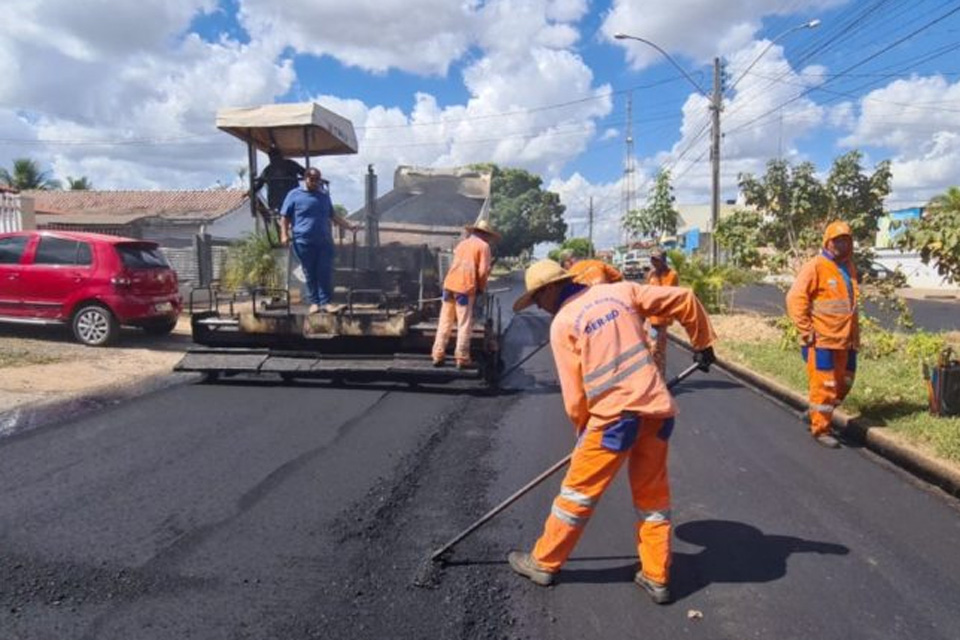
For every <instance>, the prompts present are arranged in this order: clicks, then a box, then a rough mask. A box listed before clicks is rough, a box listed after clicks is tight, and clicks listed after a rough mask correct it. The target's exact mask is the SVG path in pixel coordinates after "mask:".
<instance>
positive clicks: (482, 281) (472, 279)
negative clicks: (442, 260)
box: [443, 235, 493, 294]
mask: <svg viewBox="0 0 960 640" xmlns="http://www.w3.org/2000/svg"><path fill="white" fill-rule="evenodd" d="M492 262H493V259H492V257H491V252H490V245H489V244H487V242H486V240H484V239H483V238H481V237H480V236H477V235H471V236H469V237H467V238H464V239H463V240H461V241H460V242H459V243H458V244H457V246H456V248H455V249H454V250H453V262H452V263H451V264H450V270H449V271H447V276H446V277H445V278H444V279H443V288H444V289H448V290H450V291H453V292H455V293H466V294H472V293H477V292H478V291H484V290H486V288H487V279H488V278H489V277H490V267H491V265H492Z"/></svg>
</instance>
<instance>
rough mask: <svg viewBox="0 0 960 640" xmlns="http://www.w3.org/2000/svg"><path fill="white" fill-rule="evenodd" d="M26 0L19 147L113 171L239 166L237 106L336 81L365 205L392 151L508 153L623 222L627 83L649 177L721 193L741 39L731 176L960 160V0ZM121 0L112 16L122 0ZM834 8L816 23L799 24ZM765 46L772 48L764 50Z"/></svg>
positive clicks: (948, 180) (435, 161)
mask: <svg viewBox="0 0 960 640" xmlns="http://www.w3.org/2000/svg"><path fill="white" fill-rule="evenodd" d="M82 4H83V7H79V6H77V3H69V2H66V1H65V0H12V6H11V7H9V8H8V9H7V15H11V16H15V17H16V20H12V21H5V23H4V25H2V26H0V139H2V140H3V144H2V145H0V165H2V166H9V164H10V163H11V161H12V159H13V158H15V157H22V156H29V157H33V158H36V159H38V160H39V161H40V162H41V163H42V164H43V165H44V166H45V167H48V168H49V169H50V170H51V171H52V172H53V173H54V174H55V175H56V176H58V177H61V178H64V177H66V176H68V175H70V176H79V175H84V176H87V177H88V178H89V179H90V180H91V181H92V182H93V183H94V185H95V186H96V187H98V188H110V189H123V188H127V189H132V188H209V187H211V186H215V185H217V184H230V183H233V182H236V180H237V176H236V170H237V169H238V168H239V167H240V166H242V165H243V164H244V150H243V148H242V146H241V145H239V143H237V142H235V141H232V140H231V139H229V138H227V137H226V136H224V135H223V134H220V133H218V132H217V131H216V129H215V128H214V126H213V121H214V114H215V112H216V110H217V108H220V107H224V106H242V105H254V104H268V103H272V102H297V101H307V100H314V101H316V102H319V103H321V104H323V105H324V106H326V107H328V108H330V109H332V110H334V111H336V112H338V113H341V114H343V115H345V116H346V117H349V118H350V119H351V120H352V121H353V123H354V125H355V127H356V128H357V133H358V137H359V140H360V153H359V154H358V155H357V156H354V157H344V158H331V159H325V160H324V161H323V162H324V171H325V173H326V174H327V176H328V177H330V178H331V180H332V182H333V190H334V196H335V198H336V199H338V200H340V201H341V202H342V203H343V204H345V205H347V206H348V207H350V208H353V207H356V206H359V204H360V202H361V199H362V187H361V178H362V174H363V172H364V170H365V168H366V165H367V164H370V163H373V164H374V165H375V166H376V168H377V170H378V172H379V173H380V174H381V176H383V177H382V178H381V184H382V185H384V186H388V185H389V183H390V176H391V175H392V172H393V170H394V169H395V167H396V166H397V165H398V164H415V165H423V166H434V167H439V166H453V165H458V164H465V163H470V162H481V161H493V162H497V163H500V164H503V165H510V166H519V167H524V168H527V169H529V170H531V171H534V172H537V173H540V174H541V175H542V176H543V178H544V181H545V184H547V185H549V186H550V188H552V189H554V190H556V191H558V192H559V193H560V194H561V197H562V198H563V200H564V202H565V203H566V204H567V205H568V207H569V209H570V212H569V216H568V217H569V220H570V221H571V222H572V223H573V224H574V225H578V224H581V222H582V220H583V215H584V212H583V209H584V205H585V203H586V201H587V200H588V199H589V198H590V197H593V198H594V200H595V204H596V206H597V210H598V212H599V216H600V220H599V222H598V234H599V235H600V236H601V238H600V240H601V243H602V242H603V241H604V240H609V241H611V242H612V241H614V240H615V239H616V237H617V233H618V232H617V227H618V221H619V215H620V213H621V211H620V210H621V209H622V184H621V177H622V175H623V166H624V156H625V149H626V146H625V143H624V136H625V129H626V97H627V95H628V94H630V95H632V96H633V118H632V122H633V135H634V139H635V148H634V152H635V160H634V161H635V163H636V167H637V173H636V188H637V198H638V201H639V202H641V203H642V201H643V198H644V196H645V194H646V190H647V187H648V185H649V181H650V178H651V177H652V175H653V174H654V173H655V172H656V170H657V169H658V168H659V167H668V168H670V169H671V170H672V172H673V175H674V177H675V187H676V190H677V194H678V200H679V201H680V202H683V203H694V204H695V203H705V202H707V201H708V198H709V187H710V181H709V164H708V161H707V160H708V154H707V143H708V138H709V136H708V135H707V133H708V130H707V129H706V127H705V125H706V123H707V117H708V110H707V104H706V101H705V99H704V98H702V97H701V96H699V95H698V94H697V93H696V90H695V89H694V88H693V87H691V86H690V84H689V83H688V82H687V80H685V79H684V78H682V77H681V76H680V74H679V73H678V72H677V70H676V69H675V68H674V67H673V66H672V65H671V64H670V63H669V62H667V61H666V60H665V59H664V58H663V57H662V56H661V55H660V54H658V53H657V52H656V51H655V50H653V49H652V48H651V47H648V46H647V45H644V44H642V43H639V42H635V41H618V40H614V39H613V38H612V35H613V34H614V33H615V32H618V31H621V32H626V33H630V34H633V35H636V36H640V37H644V38H647V39H649V40H651V41H654V42H656V43H657V44H658V45H659V46H660V47H662V48H663V49H665V50H666V51H667V52H668V53H669V54H670V55H671V56H673V57H674V58H675V60H676V61H677V62H678V63H679V64H680V65H682V67H683V68H684V69H685V70H686V71H687V72H688V73H690V74H691V75H692V76H693V77H694V78H695V79H696V80H697V82H698V83H699V84H700V85H701V86H702V87H703V88H705V89H707V90H709V89H710V87H711V83H712V59H713V57H715V56H719V57H721V58H723V59H724V61H725V63H726V65H727V69H728V73H729V76H730V82H732V80H733V79H735V78H738V77H739V76H740V74H741V73H742V72H743V70H744V69H746V68H747V67H748V66H750V65H752V66H750V72H749V73H748V74H746V75H744V76H743V78H742V80H741V81H740V83H739V84H738V85H737V86H736V87H735V88H734V90H732V91H730V92H728V93H727V94H726V96H725V109H724V112H723V117H722V131H723V132H724V139H723V144H722V153H721V158H722V161H721V169H722V187H723V188H722V192H723V197H724V198H733V197H735V196H736V176H737V174H738V173H740V172H743V171H749V172H759V171H762V170H763V167H764V165H765V163H766V162H767V161H768V160H769V159H770V158H773V157H777V156H783V157H785V158H788V159H790V160H791V161H793V162H799V161H805V160H810V161H812V162H814V163H815V164H816V165H817V166H818V168H819V169H820V170H821V171H826V170H827V169H828V168H829V165H830V162H831V161H832V159H833V158H834V157H836V156H837V155H839V154H841V153H844V152H846V151H849V150H851V149H861V150H862V151H863V152H864V154H865V162H866V164H867V165H868V167H872V165H873V163H875V162H876V161H879V160H882V159H891V160H892V161H893V166H894V187H895V193H894V194H893V195H892V197H891V204H893V205H894V206H896V204H897V203H916V202H921V201H924V200H926V199H927V198H929V197H930V196H932V195H934V194H935V193H937V192H939V191H941V190H943V189H945V188H946V187H948V186H950V185H952V184H956V183H957V178H956V176H957V175H960V127H958V124H957V123H958V122H960V119H958V118H957V117H956V113H957V111H958V110H960V84H958V75H960V70H958V69H957V66H958V64H957V63H956V62H955V60H956V59H957V49H960V44H958V43H960V38H958V35H960V3H956V2H940V1H935V0H915V1H912V2H909V1H904V0H901V1H897V2H894V1H891V0H861V1H859V2H854V1H850V0H740V1H738V2H729V3H726V2H724V3H719V2H716V1H715V0H673V1H672V2H669V3H663V2H659V1H658V0H630V1H627V0H599V1H592V2H591V1H589V0H463V1H459V2H458V1H453V0H404V1H402V2H401V1H400V0H353V1H352V2H350V3H344V2H341V1H340V0H288V1H287V2H284V3H280V4H278V3H273V2H270V1H269V0H220V1H219V2H217V1H216V0H168V1H166V2H144V3H129V2H125V1H123V0H91V1H90V2H87V3H82ZM107 14H109V15H110V16H111V20H110V21H105V20H102V19H100V16H103V15H107ZM812 19H819V20H820V21H821V24H820V26H819V28H817V29H798V30H796V31H792V32H791V33H789V35H786V36H784V37H782V38H779V39H778V40H777V42H776V43H775V44H773V45H772V46H770V45H771V40H773V39H774V38H777V36H779V35H781V34H784V33H785V32H787V31H790V30H791V29H792V28H793V27H797V26H798V25H802V24H804V23H806V22H808V21H810V20H812ZM761 53H762V54H763V55H762V56H760V54H761Z"/></svg>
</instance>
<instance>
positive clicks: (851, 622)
mask: <svg viewBox="0 0 960 640" xmlns="http://www.w3.org/2000/svg"><path fill="white" fill-rule="evenodd" d="M547 326H548V323H547V318H546V317H545V316H542V315H540V314H536V313H534V314H524V315H522V316H519V317H517V318H516V319H514V321H513V323H512V326H511V329H510V332H509V334H508V337H507V340H506V343H507V349H508V350H509V357H508V361H512V362H516V361H518V360H519V359H520V358H521V357H523V355H525V354H527V353H529V352H530V350H532V349H533V348H535V347H536V346H537V345H538V344H540V343H541V342H542V340H543V339H544V338H545V336H546V329H547ZM670 358H671V364H670V366H671V369H672V372H673V373H676V372H677V371H679V370H680V368H682V367H683V366H685V365H686V364H687V363H688V361H689V355H688V354H685V353H684V352H681V351H679V350H674V351H672V352H671V353H670ZM508 364H509V362H508ZM789 365H790V363H785V366H789ZM505 385H506V386H508V387H509V388H510V389H512V391H508V392H506V393H504V394H501V395H499V396H487V395H483V394H479V393H470V392H468V391H467V390H464V389H457V388H452V389H438V390H423V389H419V390H411V389H407V388H404V387H394V386H390V385H383V386H374V387H371V386H364V387H355V388H341V387H333V386H330V385H327V384H299V385H293V386H284V385H281V384H279V383H273V382H267V383H264V382H256V383H254V382H243V381H241V382H233V383H229V384H222V385H199V384H198V385H188V386H181V387H177V388H169V389H165V390H162V391H158V392H156V393H152V394H149V395H146V396H144V397H142V398H140V399H138V400H135V401H131V402H128V403H123V404H120V405H117V406H115V407H111V408H106V409H103V410H100V411H98V412H96V413H93V414H88V415H85V416H81V417H78V418H70V417H66V418H65V419H64V420H63V421H61V422H59V423H57V424H52V425H48V426H46V427H42V428H38V429H33V430H31V431H26V432H21V433H15V434H13V435H11V436H8V437H6V438H4V439H3V440H0V487H2V491H0V576H2V581H0V638H3V639H4V640H6V639H7V638H16V639H18V640H20V639H23V640H28V639H29V640H33V639H36V640H41V639H42V640H47V639H49V638H57V639H58V640H67V639H74V638H77V639H81V638H82V639H91V640H92V639H107V638H110V639H113V638H116V639H121V638H122V639H124V640H130V639H136V640H150V639H154V638H157V639H160V638H164V639H166V638H170V639H173V638H176V639H182V638H201V639H205V640H206V639H219V638H223V639H234V638H251V639H252V638H258V639H259V638H283V639H286V638H294V639H295V638H358V639H366V638H369V639H374V638H377V639H381V638H529V639H536V640H540V639H543V638H558V639H566V638H569V639H571V640H573V639H581V638H599V637H603V638H645V637H650V636H651V635H652V634H656V635H658V636H659V637H664V638H675V637H694V638H711V639H712V638H730V639H731V640H733V639H742V638H754V637H756V638H778V639H780V638H825V639H833V638H836V639H838V640H839V639H841V638H878V639H884V638H890V639H894V638H897V639H899V638H904V637H910V638H930V639H935V638H943V639H956V638H958V637H960V618H958V616H957V615H956V603H957V602H960V553H957V540H960V510H958V507H957V503H956V502H954V501H952V500H951V499H949V498H947V497H945V496H944V495H943V494H941V493H939V492H937V491H934V490H931V489H928V488H926V487H925V486H923V485H921V484H919V483H918V482H916V481H914V480H912V479H911V478H910V477H908V476H906V475H904V474H903V473H901V472H900V471H898V470H896V469H894V468H891V467H889V466H888V465H887V464H885V463H883V462H882V461H879V460H877V459H876V458H874V457H873V456H872V455H870V454H868V453H866V452H864V451H862V450H860V449H856V448H844V449H842V450H840V451H828V450H825V449H822V448H820V447H818V446H817V445H816V444H815V443H814V442H813V441H812V440H811V439H810V438H809V436H807V435H806V433H805V431H804V427H803V425H802V423H801V422H800V421H799V420H798V419H797V417H796V416H795V415H793V414H792V413H790V412H787V411H785V410H784V409H782V408H780V407H779V406H777V405H775V404H772V403H771V402H769V401H768V400H766V399H764V398H762V397H761V396H759V395H757V394H755V393H754V392H752V391H750V390H748V389H746V388H744V387H743V386H741V385H740V384H738V383H737V382H736V381H733V380H731V379H729V378H727V377H726V376H725V375H723V374H722V373H719V372H711V373H710V374H700V373H698V374H696V375H695V376H693V377H691V378H690V379H689V380H688V381H687V382H685V383H683V384H682V385H681V386H680V387H678V388H677V390H676V394H677V399H678V403H679V405H680V408H681V414H680V417H679V419H678V425H677V428H676V430H675V432H674V436H673V440H672V442H673V447H672V452H671V475H672V479H673V492H674V499H673V502H674V505H673V517H674V522H675V523H676V529H675V533H676V536H675V538H676V540H675V542H676V546H675V552H676V553H675V559H674V567H673V586H674V590H675V592H676V595H677V597H678V601H677V602H676V603H675V604H673V605H671V606H667V607H657V606H655V605H653V604H652V603H650V601H649V600H648V599H647V598H646V596H645V595H643V594H642V593H640V592H639V591H638V590H637V588H636V587H635V586H633V584H632V582H631V578H632V575H633V572H634V571H635V568H636V560H635V557H634V553H635V550H634V545H633V539H632V538H633V521H634V515H633V510H632V508H631V506H630V501H629V493H628V490H627V487H626V483H625V482H624V481H623V480H622V479H621V480H618V481H617V482H615V483H614V485H613V487H612V488H611V490H610V492H609V493H608V495H607V496H605V498H604V500H603V502H602V503H601V505H600V506H599V508H598V510H597V513H596V515H595V517H594V518H593V520H592V521H591V523H590V524H589V526H588V528H587V531H586V533H585V535H584V537H583V539H582V541H581V543H580V545H579V546H578V548H577V551H576V552H575V554H574V556H573V558H572V559H571V562H570V563H569V564H568V566H567V567H566V568H565V570H564V571H563V572H562V574H561V580H560V582H559V584H558V585H557V586H555V587H552V588H548V589H543V588H539V587H536V586H535V585H533V584H532V583H530V582H528V581H526V580H522V579H520V578H519V577H517V576H514V575H513V574H512V573H511V572H510V570H509V568H508V567H507V565H506V563H505V555H506V553H507V551H509V550H510V549H512V548H529V547H530V545H532V543H533V542H534V540H535V539H536V537H537V535H538V534H539V531H540V527H541V525H542V522H543V518H544V517H545V516H546V513H547V511H548V509H549V504H550V501H551V500H552V498H553V496H554V494H555V493H556V491H557V489H558V487H559V482H560V477H559V475H558V476H556V477H554V478H551V479H550V480H548V481H546V482H545V483H544V484H543V485H542V486H541V487H539V488H537V489H535V490H534V491H533V492H531V493H530V494H528V495H527V496H526V497H524V498H523V499H521V500H520V501H519V502H518V503H517V504H515V505H514V506H512V507H511V508H510V509H509V510H508V511H506V512H505V513H503V514H502V515H501V516H499V517H498V518H496V519H495V520H493V521H492V522H491V523H490V524H489V525H488V526H486V527H484V528H483V529H481V530H479V531H478V532H477V533H476V534H475V535H474V536H472V537H470V538H468V539H467V540H465V541H464V542H462V543H461V544H460V545H459V546H458V547H457V548H456V549H455V550H454V553H453V554H452V555H451V556H450V559H449V562H448V563H447V564H446V565H445V566H443V567H442V570H438V572H437V573H436V575H435V577H436V584H435V588H433V589H420V588H416V587H414V586H413V585H412V582H413V579H414V578H415V576H416V575H417V574H418V571H420V569H421V568H422V566H423V561H424V560H425V559H426V558H427V557H428V556H429V554H430V553H431V551H432V550H433V549H435V548H437V547H438V546H440V545H441V544H443V543H444V542H445V541H446V540H448V539H449V538H451V537H452V536H453V535H455V534H456V533H457V532H458V531H460V530H461V529H463V528H465V527H466V526H468V525H469V524H470V523H471V522H472V521H473V520H474V519H475V518H477V517H479V516H480V515H482V514H483V513H485V512H486V511H487V510H488V509H489V508H491V507H492V506H493V505H494V504H496V503H497V502H499V501H500V500H501V499H503V498H504V497H506V496H507V495H509V494H510V493H512V492H513V491H514V490H516V489H517V488H518V487H519V486H521V485H523V484H524V483H526V482H527V481H528V480H529V479H531V478H532V477H534V476H535V475H537V474H538V473H539V472H540V471H541V470H543V469H545V468H546V467H548V466H549V465H550V464H552V463H553V462H554V461H556V460H558V459H559V458H561V457H563V456H564V455H565V454H567V453H568V452H569V450H570V447H571V446H572V444H573V432H572V427H571V426H570V424H569V423H568V421H567V419H566V418H565V416H564V415H563V410H562V405H561V402H560V398H559V389H558V387H557V380H556V375H555V373H554V369H553V364H552V358H551V355H550V352H549V349H545V350H543V351H541V352H540V353H538V354H537V355H536V356H534V357H533V358H531V359H530V360H529V362H527V363H525V364H524V365H523V367H522V368H521V369H520V370H519V371H517V372H515V373H513V374H511V375H510V377H509V378H508V379H507V380H505ZM438 569H439V567H438ZM697 613H699V614H702V617H696V616H697ZM691 616H693V617H691Z"/></svg>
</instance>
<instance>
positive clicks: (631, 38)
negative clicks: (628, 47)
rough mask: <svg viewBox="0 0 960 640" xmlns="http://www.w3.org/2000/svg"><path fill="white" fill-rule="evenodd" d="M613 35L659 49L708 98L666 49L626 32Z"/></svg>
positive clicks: (619, 38)
mask: <svg viewBox="0 0 960 640" xmlns="http://www.w3.org/2000/svg"><path fill="white" fill-rule="evenodd" d="M613 37H614V38H616V39H617V40H636V41H637V42H642V43H643V44H646V45H649V46H651V47H653V48H654V49H656V50H657V51H659V52H660V54H661V55H663V57H664V58H666V59H667V60H669V61H670V64H672V65H673V66H674V67H676V68H677V70H678V71H679V72H680V73H682V74H683V77H684V78H686V79H687V80H688V81H689V82H690V84H692V85H693V86H694V87H696V89H697V91H699V92H700V95H702V96H704V97H705V98H709V97H710V96H709V94H707V92H706V91H704V90H703V87H701V86H700V84H699V83H698V82H697V81H696V80H694V79H693V78H692V77H691V76H690V74H689V73H687V72H686V70H685V69H684V68H683V67H681V66H680V64H679V63H677V61H676V60H674V59H673V57H672V56H671V55H670V54H669V53H667V52H666V51H664V50H663V49H661V48H660V47H659V46H658V45H657V44H656V43H654V42H651V41H649V40H645V39H643V38H639V37H637V36H631V35H628V34H626V33H615V34H613Z"/></svg>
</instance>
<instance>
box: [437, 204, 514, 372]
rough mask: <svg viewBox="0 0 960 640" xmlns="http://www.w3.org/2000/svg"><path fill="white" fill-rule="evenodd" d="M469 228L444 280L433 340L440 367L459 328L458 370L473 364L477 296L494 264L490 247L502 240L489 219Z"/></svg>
mask: <svg viewBox="0 0 960 640" xmlns="http://www.w3.org/2000/svg"><path fill="white" fill-rule="evenodd" d="M465 228H466V230H467V232H468V235H467V237H466V238H465V239H463V240H461V241H460V243H459V244H457V246H456V248H455V249H454V250H453V262H452V263H451V264H450V270H449V271H447V276H446V277H445V278H444V280H443V304H442V306H441V307H440V319H439V321H438V324H437V335H436V338H435V339H434V341H433V364H434V366H437V367H439V366H441V365H443V361H444V358H445V356H446V351H447V343H448V342H449V341H450V334H451V333H452V332H453V327H454V325H456V327H457V344H456V347H454V360H455V362H456V365H457V368H458V369H463V368H465V367H469V366H470V365H471V362H470V334H471V332H472V327H473V304H474V301H475V300H476V298H477V295H478V294H482V293H483V292H484V290H486V288H487V278H489V277H490V267H491V265H492V258H491V252H490V245H491V244H493V243H494V242H497V241H498V240H499V239H500V234H499V233H497V231H496V230H495V229H494V228H493V227H492V226H491V225H490V223H489V222H487V221H486V220H481V221H480V222H478V223H477V224H475V225H467V226H466V227H465Z"/></svg>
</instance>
